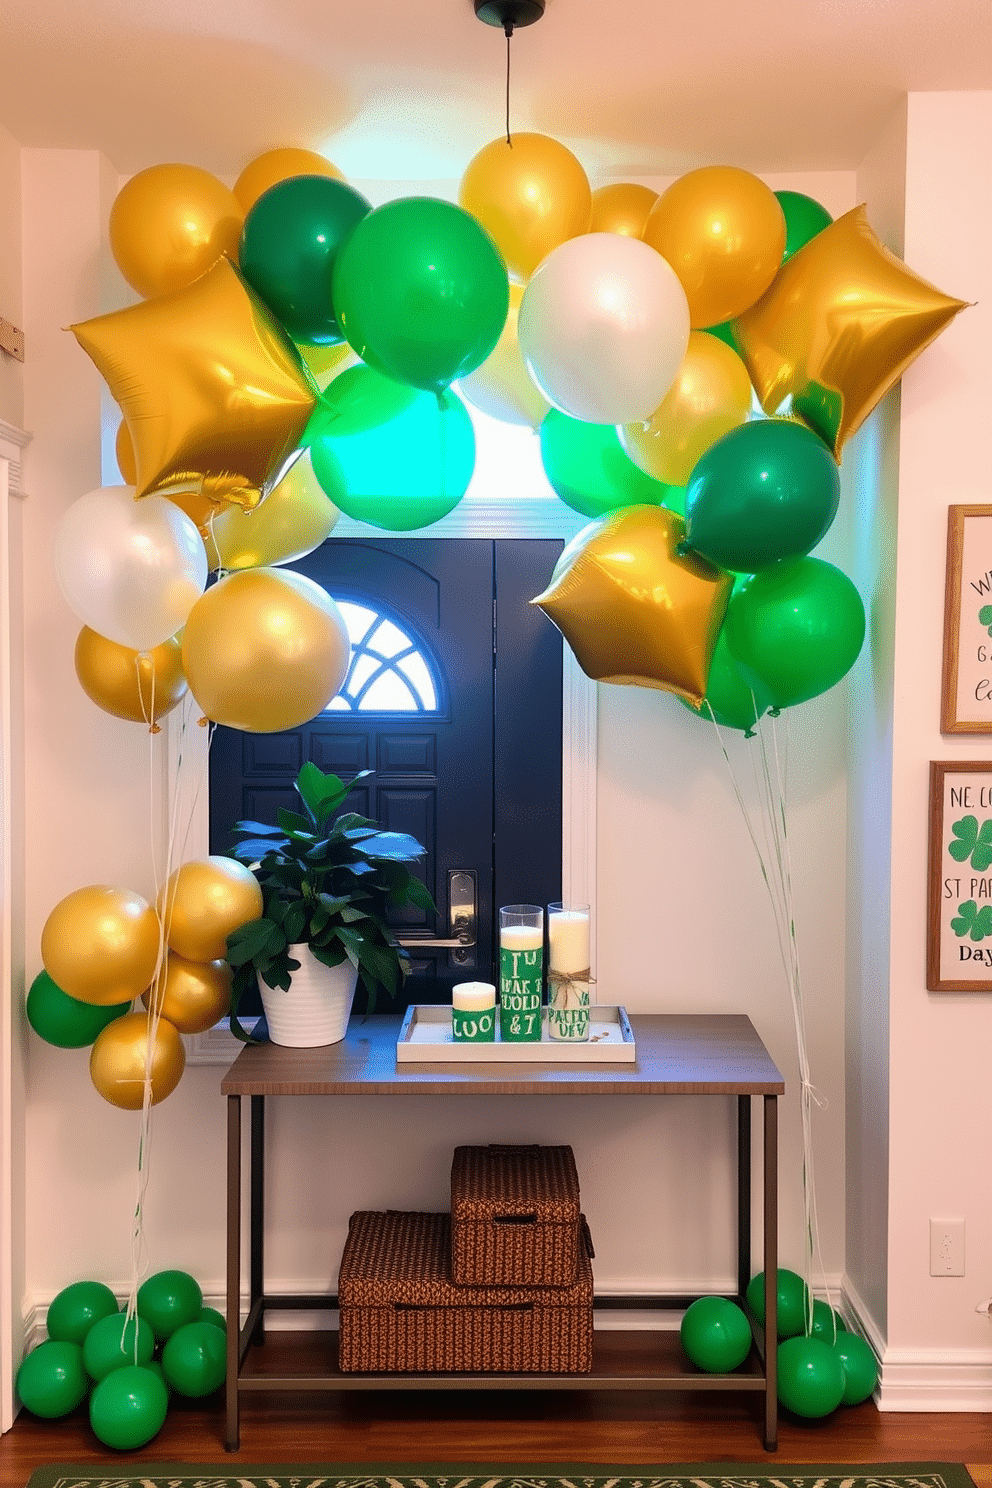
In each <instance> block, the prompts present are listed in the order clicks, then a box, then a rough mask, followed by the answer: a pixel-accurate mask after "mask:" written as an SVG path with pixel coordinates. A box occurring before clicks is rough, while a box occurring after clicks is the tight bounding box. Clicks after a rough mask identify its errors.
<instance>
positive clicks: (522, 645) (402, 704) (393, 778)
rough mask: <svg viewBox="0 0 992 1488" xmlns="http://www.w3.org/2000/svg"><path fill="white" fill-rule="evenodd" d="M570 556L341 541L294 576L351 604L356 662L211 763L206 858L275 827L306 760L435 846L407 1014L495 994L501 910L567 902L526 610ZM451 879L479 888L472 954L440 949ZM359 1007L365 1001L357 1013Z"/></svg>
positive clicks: (551, 723) (234, 741)
mask: <svg viewBox="0 0 992 1488" xmlns="http://www.w3.org/2000/svg"><path fill="white" fill-rule="evenodd" d="M560 550H561V544H560V543H558V542H546V541H524V540H497V541H493V540H491V539H485V540H483V539H464V540H454V541H451V540H435V539H422V538H417V539H381V540H380V539H377V538H369V539H367V540H366V539H357V538H356V539H335V538H331V539H329V540H328V541H327V542H326V543H324V544H323V545H322V546H321V547H320V548H319V549H318V550H317V551H316V552H315V553H311V554H309V555H308V556H307V557H306V558H303V559H300V560H299V562H298V563H296V564H294V565H293V567H295V568H297V569H298V570H299V571H300V572H301V573H305V574H306V575H307V576H308V577H309V578H312V579H314V580H315V581H316V582H317V583H319V584H321V585H322V586H323V587H324V588H325V589H326V590H327V591H328V593H330V594H331V595H332V596H333V597H334V599H335V600H337V601H338V603H339V604H340V605H341V606H342V610H343V613H344V614H345V616H346V619H347V621H348V625H349V631H350V633H351V636H352V663H351V668H350V671H349V675H348V678H347V679H346V681H345V684H344V687H343V688H342V690H341V694H340V695H339V696H338V697H337V698H335V699H334V700H333V701H332V703H331V705H330V707H329V708H328V710H327V711H325V712H324V713H322V714H320V715H319V716H318V717H317V718H315V719H313V720H311V721H310V722H309V723H307V724H304V725H303V726H302V727H301V728H299V729H294V730H291V731H287V732H286V733H281V734H246V733H241V732H238V731H237V730H232V729H225V728H218V729H217V730H216V732H215V736H214V739H213V742H212V745H211V751H210V850H211V852H223V851H225V850H226V849H227V848H228V847H229V846H230V844H231V841H232V839H231V836H230V828H231V824H232V823H233V822H234V821H237V820H239V819H241V818H245V817H248V818H251V819H254V820H261V821H274V820H275V813H276V811H277V810H278V808H279V807H280V806H290V807H294V806H295V803H296V797H295V792H294V790H293V785H292V782H293V779H294V778H295V775H296V773H297V771H298V770H299V767H300V765H301V764H302V763H303V762H304V761H305V760H313V761H314V763H315V764H317V765H319V766H320V768H321V769H323V770H330V771H333V772H334V773H335V774H337V775H340V776H341V777H342V778H343V779H345V780H347V779H349V778H351V777H352V776H354V775H356V774H357V773H358V771H360V770H364V769H368V770H372V771H373V772H374V773H373V775H372V776H371V777H370V778H367V779H366V780H363V781H360V782H359V784H358V785H357V786H356V788H355V791H354V792H353V795H352V798H351V800H350V802H349V805H350V806H351V807H352V809H354V810H356V811H360V812H362V813H363V814H364V815H367V816H370V817H373V818H374V819H375V820H376V821H378V822H379V823H380V824H381V825H382V826H383V827H385V828H387V829H389V830H393V831H402V832H409V833H411V834H412V835H413V836H414V837H416V838H417V839H418V841H420V842H421V843H423V844H424V846H425V847H426V849H427V856H426V859H425V860H424V862H423V865H422V877H423V878H424V881H425V883H426V884H427V887H428V888H429V889H430V891H431V894H432V895H433V897H434V900H435V903H436V904H437V906H438V915H437V919H436V922H434V923H428V919H429V917H427V916H424V915H423V914H422V913H421V912H420V911H411V912H408V913H407V914H406V916H405V917H404V918H402V919H400V920H398V921H397V924H396V929H397V933H398V934H399V935H401V936H402V937H403V939H404V940H406V941H407V942H413V944H412V945H411V946H410V953H411V957H412V962H413V972H412V975H411V977H410V978H409V979H408V981H407V983H406V986H405V988H404V1000H405V1001H406V1002H441V1001H448V1000H450V995H451V986H452V984H453V983H454V982H456V981H465V980H474V979H479V980H493V979H494V941H493V924H494V921H495V918H496V913H495V912H496V909H497V908H498V906H499V905H500V904H508V903H521V902H526V903H536V904H544V903H547V902H549V901H551V900H553V899H557V898H560V895H561V638H560V636H559V634H558V632H557V631H556V630H555V629H554V627H553V626H552V625H550V624H549V622H548V621H547V620H546V618H545V617H544V616H543V615H542V614H541V613H540V611H538V610H537V609H535V608H534V607H533V606H530V605H529V604H528V600H529V599H530V598H531V596H532V595H534V594H537V593H539V592H540V590H541V589H542V588H544V587H545V585H546V583H547V579H548V576H549V575H550V573H551V570H552V568H553V566H554V563H555V560H556V558H557V556H558V553H559V552H560ZM452 874H458V875H461V877H460V878H459V879H458V880H457V881H456V883H457V884H460V885H461V887H464V883H465V879H464V875H465V874H470V875H472V876H473V877H474V883H475V885H476V890H477V907H478V920H477V937H476V942H477V943H476V945H475V947H473V948H472V949H471V950H470V951H467V952H454V953H453V952H451V951H449V950H447V949H439V948H434V947H429V946H427V945H425V944H422V943H421V944H417V941H418V940H419V941H420V942H423V941H426V940H430V939H445V938H448V937H449V936H450V934H451V931H450V927H449V890H450V888H451V886H452V877H451V876H452ZM357 1005H358V1004H356V1006H357Z"/></svg>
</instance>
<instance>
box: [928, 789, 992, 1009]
mask: <svg viewBox="0 0 992 1488" xmlns="http://www.w3.org/2000/svg"><path fill="white" fill-rule="evenodd" d="M927 987H928V988H929V989H930V991H931V992H989V991H992V760H931V762H930V853H929V874H928V886H927Z"/></svg>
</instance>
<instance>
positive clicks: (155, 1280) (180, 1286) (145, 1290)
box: [138, 1271, 203, 1343]
mask: <svg viewBox="0 0 992 1488" xmlns="http://www.w3.org/2000/svg"><path fill="white" fill-rule="evenodd" d="M202 1306H203V1293H202V1292H201V1290H200V1284H199V1282H198V1281H196V1279H195V1278H194V1277H192V1276H190V1274H189V1272H188V1271H156V1273H155V1275H154V1276H149V1278H148V1280H147V1281H143V1282H142V1283H141V1285H140V1287H139V1288H138V1316H139V1317H140V1318H144V1320H145V1322H146V1323H147V1324H148V1326H149V1327H150V1328H151V1330H152V1332H153V1333H154V1334H155V1341H156V1343H164V1342H165V1341H166V1339H168V1338H171V1337H172V1335H173V1333H175V1331H176V1329H177V1328H181V1327H182V1326H183V1325H184V1324H185V1323H191V1322H192V1321H193V1319H194V1318H195V1317H198V1316H199V1313H200V1309H201V1307H202Z"/></svg>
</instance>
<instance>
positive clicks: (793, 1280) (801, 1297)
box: [744, 1266, 808, 1338]
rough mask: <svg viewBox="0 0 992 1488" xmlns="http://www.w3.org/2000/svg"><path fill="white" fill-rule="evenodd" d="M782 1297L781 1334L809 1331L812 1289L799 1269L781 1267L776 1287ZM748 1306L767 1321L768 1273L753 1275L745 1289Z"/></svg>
mask: <svg viewBox="0 0 992 1488" xmlns="http://www.w3.org/2000/svg"><path fill="white" fill-rule="evenodd" d="M776 1295H777V1299H778V1318H777V1322H778V1336H779V1338H792V1337H794V1336H795V1335H796V1334H799V1333H804V1332H805V1331H806V1298H807V1296H808V1289H807V1286H806V1283H805V1282H804V1281H803V1279H802V1277H801V1276H798V1275H797V1274H796V1272H795V1271H789V1270H787V1269H786V1268H785V1267H784V1266H783V1267H780V1268H779V1272H778V1287H777V1289H776ZM744 1296H745V1299H746V1301H747V1305H748V1307H750V1309H751V1311H752V1312H753V1313H754V1315H755V1317H756V1318H757V1319H758V1322H759V1323H761V1324H764V1321H765V1273H764V1272H763V1271H759V1272H758V1274H757V1276H752V1277H751V1280H750V1282H749V1284H748V1288H747V1291H746V1292H745V1293H744Z"/></svg>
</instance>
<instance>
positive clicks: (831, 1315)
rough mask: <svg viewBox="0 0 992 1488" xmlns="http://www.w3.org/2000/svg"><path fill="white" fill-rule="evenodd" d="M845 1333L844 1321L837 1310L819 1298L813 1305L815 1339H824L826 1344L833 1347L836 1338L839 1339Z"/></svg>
mask: <svg viewBox="0 0 992 1488" xmlns="http://www.w3.org/2000/svg"><path fill="white" fill-rule="evenodd" d="M845 1331H846V1330H845V1328H844V1320H843V1318H842V1317H841V1315H840V1313H839V1312H838V1311H837V1310H836V1308H833V1307H830V1306H829V1305H828V1304H827V1303H826V1302H821V1301H820V1299H819V1297H817V1299H816V1301H815V1302H814V1303H813V1337H814V1338H822V1340H823V1342H824V1343H829V1344H831V1345H832V1344H833V1342H834V1339H835V1337H836V1338H839V1337H840V1335H841V1333H843V1332H845Z"/></svg>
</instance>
